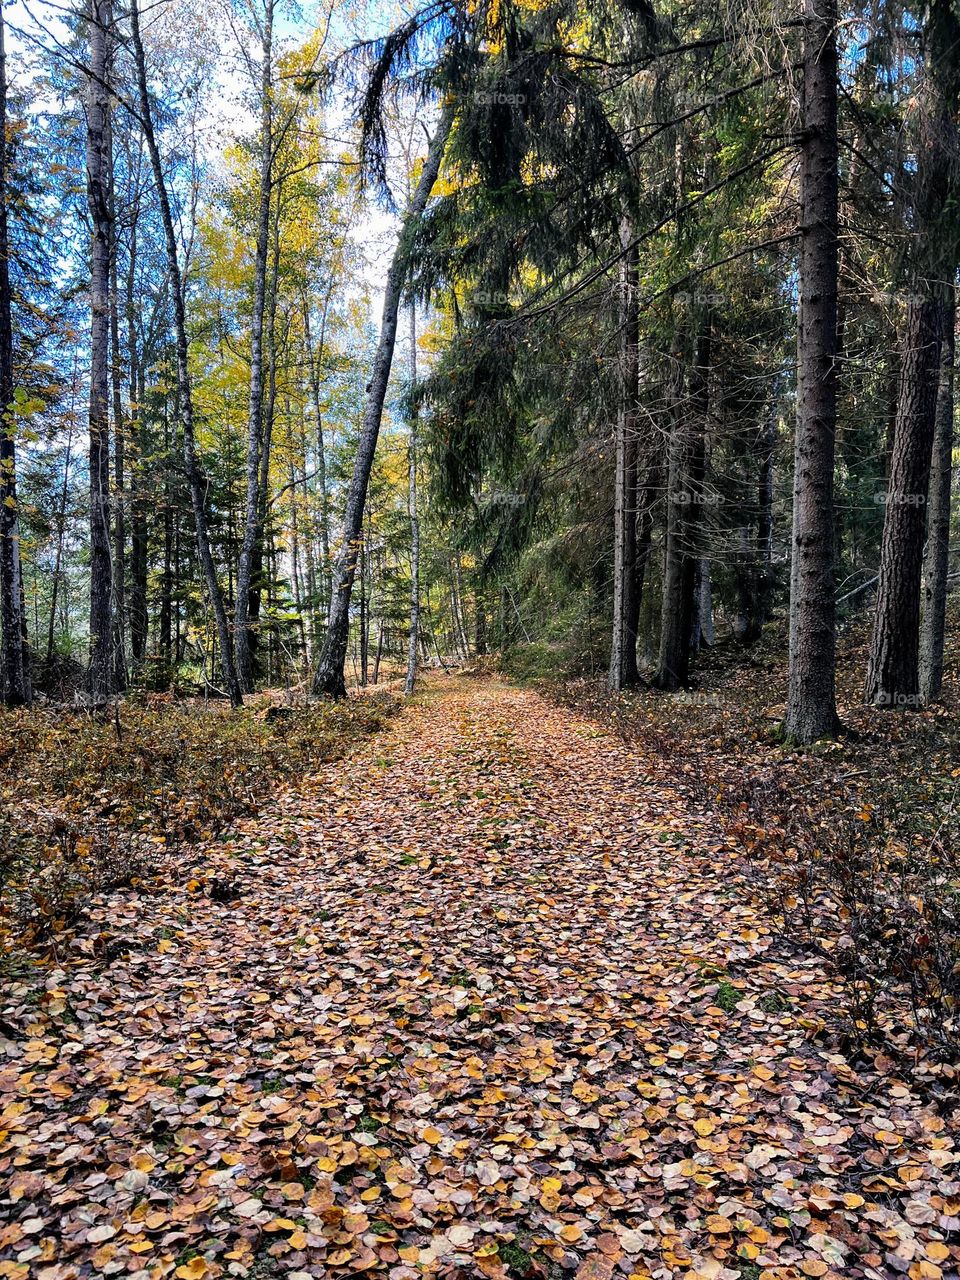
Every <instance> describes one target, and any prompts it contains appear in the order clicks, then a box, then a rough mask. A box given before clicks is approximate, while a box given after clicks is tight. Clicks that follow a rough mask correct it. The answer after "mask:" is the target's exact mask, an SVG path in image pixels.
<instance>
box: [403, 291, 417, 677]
mask: <svg viewBox="0 0 960 1280" xmlns="http://www.w3.org/2000/svg"><path fill="white" fill-rule="evenodd" d="M416 386H417V308H416V304H415V303H414V302H412V301H411V303H410V395H411V398H412V397H413V395H414V393H415V391H416ZM417 425H418V414H417V409H416V405H414V406H413V409H412V411H411V414H410V440H409V443H408V446H407V514H408V516H409V519H410V634H409V637H408V640H407V678H406V680H405V682H404V686H403V692H404V694H405V695H406V697H408V698H409V697H410V695H411V694H412V693H413V689H414V685H415V684H416V682H417V642H418V640H419V638H420V514H419V511H418V509H417Z"/></svg>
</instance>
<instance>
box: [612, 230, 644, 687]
mask: <svg viewBox="0 0 960 1280" xmlns="http://www.w3.org/2000/svg"><path fill="white" fill-rule="evenodd" d="M634 241H635V235H634V228H633V222H632V220H631V219H630V218H626V217H625V218H624V219H623V220H622V222H621V225H620V243H621V245H622V246H623V247H624V248H627V249H628V250H629V251H628V253H627V256H626V257H625V258H624V260H623V263H622V266H621V273H620V361H619V388H618V401H619V403H618V410H617V424H616V437H617V439H616V446H617V447H616V471H615V475H614V517H613V637H612V643H611V646H610V670H609V674H608V679H607V683H608V686H609V688H610V689H612V690H614V691H619V690H621V689H626V688H628V687H629V686H630V685H634V684H636V683H637V680H638V679H639V672H638V670H637V626H638V624H639V620H640V598H639V596H638V594H637V448H638V445H637V432H638V427H639V412H638V409H639V406H638V403H637V400H638V392H639V380H640V361H639V347H640V324H639V313H638V310H637V304H638V292H639V290H638V271H639V253H638V249H637V247H636V245H635V243H634Z"/></svg>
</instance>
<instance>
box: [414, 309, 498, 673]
mask: <svg viewBox="0 0 960 1280" xmlns="http://www.w3.org/2000/svg"><path fill="white" fill-rule="evenodd" d="M416 388H417V308H416V304H415V303H414V302H413V301H411V303H410V396H411V400H413V398H414V396H415V393H416ZM418 425H419V415H418V412H417V407H416V404H415V403H414V404H413V407H412V409H411V413H410V439H409V442H408V444H407V515H408V517H409V520H410V634H409V636H408V638H407V678H406V680H405V681H404V686H403V692H404V694H405V695H406V696H407V697H408V698H409V697H410V695H411V694H412V693H413V690H414V686H415V685H416V683H417V642H418V640H419V638H420V512H419V509H418V507H417V427H418ZM479 616H480V615H479V611H478V614H477V617H478V618H479Z"/></svg>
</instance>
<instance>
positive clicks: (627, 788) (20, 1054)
mask: <svg viewBox="0 0 960 1280" xmlns="http://www.w3.org/2000/svg"><path fill="white" fill-rule="evenodd" d="M669 768H670V766H669V762H666V766H664V762H657V761H654V760H645V759H644V758H643V757H642V756H640V755H638V754H635V753H634V752H632V751H631V750H629V749H628V748H626V747H625V746H624V745H623V744H622V743H620V742H619V741H618V740H615V739H614V738H613V737H611V736H609V735H607V734H606V733H604V732H603V731H602V730H600V729H598V728H597V726H596V725H595V724H593V723H591V722H590V721H588V720H587V719H584V718H580V717H578V715H577V714H576V713H574V712H572V711H569V710H566V709H563V708H561V707H557V706H555V705H553V704H551V703H548V702H546V701H545V700H543V699H541V698H540V697H538V696H537V695H536V694H534V693H530V692H523V691H517V690H514V689H507V688H505V687H503V686H500V685H498V684H496V683H494V682H471V681H469V680H466V679H464V680H461V681H457V682H454V681H448V682H444V687H443V688H442V690H439V689H434V690H432V691H430V692H429V693H428V694H427V695H425V696H424V697H423V698H422V699H421V700H420V701H419V703H418V704H417V705H415V706H414V707H412V708H410V709H409V710H407V711H406V712H405V713H404V714H403V715H402V716H401V717H400V719H399V720H398V721H397V722H396V723H395V724H394V725H393V727H392V728H391V729H390V730H389V731H388V732H386V733H384V734H381V735H380V736H378V737H377V738H375V739H373V740H371V741H370V742H369V743H368V744H367V745H366V746H365V747H364V749H363V751H362V753H361V755H359V756H357V757H354V758H353V759H352V760H348V761H343V762H340V763H337V764H333V765H330V766H328V767H327V768H326V770H325V771H324V772H323V773H321V774H320V775H319V776H318V777H316V778H309V779H306V780H304V781H303V782H302V784H300V785H298V787H296V788H295V789H288V790H286V791H282V792H281V793H279V794H278V796H277V799H276V802H275V804H274V805H273V806H272V807H271V808H270V809H268V810H267V811H265V812H263V813H261V814H260V815H259V816H258V817H257V818H251V819H249V820H246V821H244V822H242V823H241V824H240V825H239V826H237V827H236V828H235V829H233V830H232V831H230V832H229V833H228V834H227V837H226V838H224V839H222V840H221V841H220V842H218V843H215V844H212V845H208V846H200V847H197V848H194V849H193V850H192V851H191V852H190V853H188V854H186V855H183V856H184V857H185V858H186V860H187V861H186V864H185V865H183V866H181V867H174V868H171V869H170V871H169V874H168V876H167V877H166V888H164V889H163V890H162V891H159V890H150V889H149V888H147V887H143V888H142V889H141V890H140V891H136V890H134V889H129V888H128V889H123V890H118V891H116V892H115V893H113V894H112V895H111V896H109V897H107V898H104V899H101V900H99V901H97V902H96V903H95V904H94V906H93V908H92V909H91V910H90V911H89V912H88V914H87V916H86V918H85V922H84V924H83V926H82V930H81V931H80V932H79V933H78V934H77V935H76V936H75V937H74V938H73V940H72V943H71V945H70V946H69V947H68V948H66V949H65V950H64V951H63V953H62V959H61V964H60V967H59V968H58V969H55V970H50V969H47V970H41V971H40V977H39V978H38V977H37V975H36V974H35V973H32V972H24V974H23V975H22V976H21V978H20V979H19V980H17V981H16V982H14V983H13V984H10V985H9V986H8V989H7V992H6V995H5V998H4V1001H3V1007H2V1020H3V1021H2V1028H0V1029H2V1031H3V1034H4V1035H7V1036H9V1037H10V1038H9V1040H7V1041H6V1043H5V1045H4V1048H5V1053H6V1057H5V1059H4V1065H3V1068H2V1071H0V1089H2V1091H3V1097H2V1105H3V1115H2V1119H0V1187H2V1190H0V1212H2V1221H3V1225H2V1227H0V1246H2V1257H3V1258H4V1260H5V1261H3V1262H2V1263H0V1274H3V1275H8V1276H14V1277H20V1276H28V1275H29V1276H34V1275H35V1276H37V1277H39V1278H41V1280H66V1278H67V1277H72V1276H86V1275H120V1276H122V1275H131V1274H132V1275H135V1276H137V1277H138V1278H139V1280H147V1278H148V1277H150V1278H152V1277H162V1276H167V1275H171V1274H175V1275H177V1276H178V1277H183V1278H185V1280H191V1278H192V1280H201V1278H202V1277H204V1276H209V1277H215V1276H218V1275H236V1276H243V1275H247V1274H251V1275H254V1276H257V1277H265V1276H271V1275H277V1276H291V1277H294V1278H295V1280H296V1278H299V1280H302V1278H303V1277H306V1276H313V1277H327V1276H329V1277H341V1276H348V1275H353V1274H358V1273H367V1272H371V1273H383V1274H388V1275H389V1276H390V1277H391V1278H392V1280H417V1278H418V1277H420V1276H423V1275H428V1276H429V1275H439V1276H463V1277H469V1276H477V1275H485V1276H489V1277H500V1276H504V1275H511V1276H522V1275H526V1274H530V1275H547V1276H552V1275H562V1274H575V1275H578V1276H580V1277H583V1278H584V1280H597V1278H600V1277H612V1276H639V1277H650V1276H656V1277H661V1276H688V1277H691V1278H692V1277H698V1276H701V1277H720V1278H728V1280H736V1278H737V1277H753V1278H754V1280H755V1278H756V1277H760V1276H765V1277H771V1278H773V1277H782V1278H783V1280H787V1278H788V1277H800V1276H842V1277H858V1276H871V1277H874V1278H876V1277H890V1276H897V1275H901V1274H903V1275H906V1276H908V1277H911V1280H918V1278H929V1280H938V1278H939V1277H941V1276H943V1277H948V1276H952V1275H954V1274H955V1273H956V1270H957V1262H958V1259H960V1183H958V1180H957V1179H958V1172H957V1165H956V1155H955V1150H954V1144H953V1141H952V1140H951V1136H950V1132H949V1128H948V1122H947V1121H946V1120H944V1119H943V1118H942V1117H940V1116H938V1115H937V1114H936V1113H935V1112H934V1111H933V1110H931V1109H929V1108H926V1107H925V1106H924V1105H923V1103H922V1102H921V1100H920V1099H918V1098H917V1097H916V1096H915V1095H914V1094H913V1093H912V1092H911V1089H910V1086H909V1084H908V1083H907V1082H906V1081H904V1080H902V1079H898V1078H896V1077H895V1076H894V1075H893V1074H884V1063H883V1060H882V1059H881V1060H880V1062H879V1069H874V1068H871V1069H870V1073H869V1074H864V1073H862V1072H861V1073H858V1071H857V1070H856V1069H854V1068H853V1067H852V1066H850V1065H849V1064H848V1063H847V1061H846V1060H845V1059H844V1058H843V1057H842V1056H841V1055H840V1054H839V1053H837V1052H835V1051H833V1050H832V1048H831V1042H830V1040H829V1039H828V1038H827V1037H825V1036H824V1035H823V1034H822V1027H823V1022H824V1020H825V1018H826V1015H827V1013H828V1010H829V1006H830V1004H831V1001H832V1000H833V999H834V998H835V992H834V991H833V990H832V988H831V985H830V981H829V979H828V978H827V976H826V975H825V973H824V972H823V971H822V969H821V968H820V967H819V965H820V962H819V961H818V960H816V959H815V958H813V957H810V956H806V955H804V954H802V953H796V954H794V953H791V952H790V951H789V950H788V949H785V948H784V947H783V946H782V945H781V944H779V943H775V942H774V940H773V938H772V935H771V932H770V930H769V926H768V925H767V923H766V922H765V920H764V917H763V915H762V913H761V911H760V909H759V908H758V907H754V906H753V905H752V904H751V899H750V895H749V892H748V891H747V889H746V888H745V887H744V884H743V882H742V881H741V879H740V875H739V872H738V867H737V862H736V855H735V851H733V850H731V849H729V848H728V847H726V845H725V842H724V841H723V839H722V838H721V837H719V836H714V835H712V834H711V826H710V824H709V823H707V822H705V821H703V820H702V819H700V818H698V816H697V815H696V814H694V813H692V812H691V811H690V808H689V804H688V803H685V802H683V801H681V800H680V799H679V798H678V797H677V796H676V795H675V794H673V793H672V792H671V790H670V788H669ZM38 983H39V985H38ZM44 984H45V986H44ZM888 1065H889V1069H890V1070H891V1071H892V1064H888Z"/></svg>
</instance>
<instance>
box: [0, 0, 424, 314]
mask: <svg viewBox="0 0 960 1280" xmlns="http://www.w3.org/2000/svg"><path fill="white" fill-rule="evenodd" d="M141 3H142V6H143V7H142V12H143V15H144V28H145V30H146V29H148V26H149V20H150V19H149V15H150V12H151V10H152V9H153V10H156V9H158V8H159V7H160V6H159V5H158V4H157V2H156V0H153V3H151V0H141ZM160 5H162V7H163V9H164V10H165V11H167V12H169V11H170V10H171V9H172V8H173V7H175V6H182V7H183V9H184V11H186V12H190V11H191V10H192V9H193V4H192V3H191V0H160ZM209 8H210V11H211V13H216V11H217V8H218V2H217V0H211V2H210V6H209ZM3 9H4V21H5V24H6V27H7V51H8V76H9V78H10V79H11V81H14V82H15V81H16V79H17V77H18V72H19V74H20V75H22V74H23V68H24V66H26V65H27V62H28V61H29V60H30V59H29V54H30V52H31V46H32V48H33V49H35V48H36V42H38V41H39V42H41V43H42V44H43V46H44V47H46V48H50V49H55V48H56V46H57V44H58V43H60V44H63V43H65V42H66V41H67V38H68V18H69V14H70V12H71V9H70V6H69V3H64V4H61V3H59V2H58V0H5V3H4V5H3ZM408 11H409V10H408V9H407V8H405V7H404V6H401V5H399V4H397V3H396V2H395V0H359V3H353V4H349V5H346V6H343V7H342V9H341V10H340V11H339V12H338V14H337V15H335V17H334V20H333V22H332V24H331V30H330V40H329V47H331V48H333V49H343V48H347V47H349V45H350V44H352V43H353V42H355V41H356V40H358V39H369V38H371V37H374V36H376V35H380V34H383V33H384V32H386V31H388V30H389V29H390V28H391V27H392V26H394V25H395V24H396V23H397V22H398V21H400V20H402V18H403V17H404V16H405V14H406V13H407V12H408ZM321 16H322V11H321V10H320V9H319V8H317V7H315V6H309V5H308V6H301V5H298V4H295V3H292V2H291V3H288V4H287V5H286V6H285V7H284V9H283V11H282V13H281V15H280V17H279V19H278V22H277V26H276V31H277V35H278V36H279V41H280V43H281V44H282V45H283V46H285V47H288V48H289V47H294V46H295V45H296V44H298V43H302V42H303V41H304V40H305V39H306V38H307V37H308V36H309V35H310V34H311V32H312V31H313V30H314V28H315V25H316V24H317V22H318V19H319V18H320V17H321ZM215 34H216V37H217V38H218V39H219V43H220V46H221V53H220V56H219V58H218V59H217V70H216V80H217V90H216V92H215V94H213V95H211V100H210V105H209V108H208V119H207V122H206V126H205V129H204V136H205V138H206V147H207V156H206V159H207V161H208V163H209V164H210V165H211V166H212V168H213V169H214V171H216V169H217V168H219V162H220V159H221V156H222V152H223V147H224V145H225V144H226V143H227V142H228V141H229V140H230V139H231V138H233V137H236V136H237V134H238V133H241V132H245V131H246V130H247V129H250V130H252V129H253V127H254V122H253V119H252V117H251V116H250V113H249V110H248V108H247V106H246V105H245V102H244V83H243V76H242V73H241V71H240V69H239V67H238V59H237V57H236V52H235V50H236V45H235V42H234V36H233V33H232V31H231V30H230V27H229V24H228V23H227V22H226V21H225V20H223V19H221V21H220V23H219V24H217V25H216V26H215ZM25 55H26V56H27V61H26V62H25V60H24V58H25ZM328 119H329V132H330V134H331V135H333V136H335V137H338V138H341V137H342V139H343V142H344V146H345V147H348V146H349V145H350V139H351V124H352V122H351V120H350V117H349V103H348V102H347V100H346V98H345V97H341V98H340V99H339V101H338V100H337V99H334V101H333V102H332V103H331V106H330V108H329V112H328ZM397 230H398V227H397V218H396V217H395V215H393V214H391V213H389V212H388V211H386V210H385V209H384V208H382V207H381V206H380V205H379V204H378V203H377V202H376V201H374V200H372V199H371V200H368V201H367V203H366V207H365V210H364V214H363V216H362V218H361V219H360V221H359V223H358V225H357V227H356V229H355V232H354V239H355V242H356V245H357V247H358V249H359V250H360V253H361V259H362V262H363V270H362V279H363V285H364V286H365V291H366V293H367V295H368V296H369V304H370V316H369V318H370V321H371V323H376V322H377V321H378V320H379V313H380V309H381V306H382V286H383V281H384V279H385V276H386V271H387V267H388V266H389V260H390V256H391V254H392V251H393V247H394V244H395V240H396V235H397ZM358 292H363V289H360V290H358Z"/></svg>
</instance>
